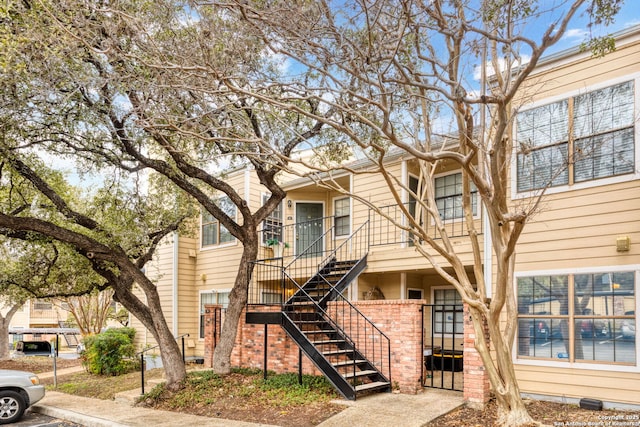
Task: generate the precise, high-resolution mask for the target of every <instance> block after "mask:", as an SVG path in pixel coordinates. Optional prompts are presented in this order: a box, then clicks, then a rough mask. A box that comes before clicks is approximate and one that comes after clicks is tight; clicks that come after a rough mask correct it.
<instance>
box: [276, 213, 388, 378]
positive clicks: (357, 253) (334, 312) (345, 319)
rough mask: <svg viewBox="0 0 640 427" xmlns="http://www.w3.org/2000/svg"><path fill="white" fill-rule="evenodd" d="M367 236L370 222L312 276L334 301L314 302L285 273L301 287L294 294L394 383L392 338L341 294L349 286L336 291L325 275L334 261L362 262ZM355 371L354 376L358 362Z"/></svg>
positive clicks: (367, 243) (354, 367) (365, 254)
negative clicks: (312, 308) (324, 285)
mask: <svg viewBox="0 0 640 427" xmlns="http://www.w3.org/2000/svg"><path fill="white" fill-rule="evenodd" d="M368 233H369V226H368V222H365V223H364V224H362V225H361V226H360V227H359V228H358V229H357V230H356V231H354V232H353V233H352V234H351V236H349V238H348V239H346V240H345V241H344V242H342V244H341V245H339V246H338V247H336V248H335V249H334V250H332V251H330V252H329V254H328V255H327V256H326V257H325V258H324V259H323V260H322V262H321V263H320V264H319V266H318V269H317V273H316V274H315V275H312V276H311V277H312V278H313V277H318V276H319V277H321V278H322V281H324V282H325V284H326V285H328V287H329V292H328V293H327V294H326V295H325V297H326V296H331V298H321V300H320V301H321V302H317V301H315V300H314V299H313V298H312V297H311V295H309V294H308V293H307V291H306V290H305V289H304V285H302V286H300V285H299V284H298V282H297V281H296V280H295V279H294V278H293V277H291V275H289V273H288V271H287V268H286V267H285V269H284V270H283V273H284V274H285V275H286V276H287V278H288V280H289V281H290V282H291V283H293V284H294V285H295V286H296V287H297V288H298V289H297V290H296V291H295V292H294V293H293V295H297V296H298V297H299V296H300V294H302V295H304V296H305V297H306V299H307V300H308V301H309V302H311V303H313V305H314V306H315V310H316V312H318V313H321V314H322V317H323V318H324V319H325V320H330V322H328V323H330V324H331V325H332V326H334V327H335V328H336V329H337V330H339V331H340V333H341V335H343V336H344V337H348V338H349V342H350V344H351V345H353V349H354V351H356V352H358V353H359V354H361V355H362V356H364V357H365V358H366V359H367V360H368V361H369V362H370V363H371V365H372V366H373V367H374V369H376V370H377V371H378V372H379V373H380V375H382V376H383V377H385V378H386V379H387V381H388V382H389V383H391V366H390V360H391V341H390V340H389V337H387V336H386V335H385V334H384V332H382V331H381V330H380V329H379V328H378V327H377V326H375V324H374V323H373V322H372V321H371V320H370V319H369V318H367V317H366V316H365V315H364V314H363V313H362V312H360V310H358V309H357V308H356V307H355V306H354V305H353V304H351V302H349V300H348V299H347V298H345V297H344V295H342V291H343V289H344V287H345V286H346V285H347V284H348V283H341V281H340V280H339V281H338V282H337V283H336V284H341V286H340V287H339V288H337V287H336V286H335V285H334V284H332V283H331V282H330V281H328V280H327V279H326V278H325V277H324V276H323V274H322V271H323V269H324V268H325V267H326V266H328V265H330V264H331V263H332V262H339V261H344V260H350V261H356V260H358V261H359V260H362V259H364V258H365V257H366V256H367V254H368V251H369V234H368ZM290 265H291V264H290ZM355 266H356V265H355V264H354V265H353V266H351V268H350V271H351V270H353V269H354V268H355ZM330 272H331V270H329V271H328V273H330ZM348 274H349V272H346V273H345V274H344V276H343V277H346V276H348ZM293 295H292V296H293ZM290 300H291V299H289V301H290ZM327 300H334V302H333V303H329V302H328V301H327ZM336 300H337V301H336ZM324 303H327V305H326V308H324V307H325V304H324ZM285 311H286V310H285ZM354 336H355V339H354ZM353 369H354V374H355V369H356V366H355V361H354V366H353ZM353 378H354V380H353V381H355V375H354V377H353Z"/></svg>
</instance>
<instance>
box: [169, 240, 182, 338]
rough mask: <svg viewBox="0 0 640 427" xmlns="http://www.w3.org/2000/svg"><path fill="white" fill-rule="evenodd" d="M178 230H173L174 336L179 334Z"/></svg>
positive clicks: (172, 299)
mask: <svg viewBox="0 0 640 427" xmlns="http://www.w3.org/2000/svg"><path fill="white" fill-rule="evenodd" d="M178 237H179V236H178V232H177V231H174V232H173V283H172V285H173V286H172V298H171V301H172V304H173V307H171V309H172V313H173V315H172V319H173V321H172V329H173V336H174V337H177V336H178V261H179V258H178V255H179V249H180V248H179V244H178Z"/></svg>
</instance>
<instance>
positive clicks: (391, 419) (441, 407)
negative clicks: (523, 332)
mask: <svg viewBox="0 0 640 427" xmlns="http://www.w3.org/2000/svg"><path fill="white" fill-rule="evenodd" d="M82 369H83V368H82V367H76V368H68V369H60V370H58V375H63V374H65V373H70V372H77V371H79V370H82ZM38 376H39V377H40V378H47V377H52V376H53V373H52V372H48V373H42V374H38ZM150 387H152V385H151V384H150ZM138 396H140V389H138V390H131V391H129V392H125V393H118V396H117V397H116V399H115V400H100V399H91V398H87V397H80V396H74V395H70V394H65V393H60V392H56V391H47V393H46V395H45V397H44V399H42V400H41V401H40V402H38V403H37V404H36V405H34V406H33V407H32V410H33V411H35V412H39V413H42V414H45V415H49V416H52V417H55V418H61V419H65V420H69V421H72V422H74V423H77V424H81V425H83V426H87V427H122V426H131V427H137V426H139V427H147V426H167V427H169V426H185V427H186V426H201V427H250V426H253V427H256V426H267V425H266V424H255V423H250V422H245V421H234V420H227V419H220V418H211V417H202V416H197V415H190V414H184V413H179V412H168V411H160V410H156V409H148V408H139V407H134V406H132V402H133V401H134V400H135V398H136V397H138ZM337 402H338V403H341V404H344V405H346V406H347V408H346V409H345V410H344V411H342V412H340V413H339V414H336V415H334V416H333V417H331V418H329V419H327V420H326V421H324V422H323V423H321V424H320V427H344V426H354V427H368V426H371V427H374V426H375V427H399V426H402V427H420V426H424V425H426V424H427V423H429V422H430V421H431V420H433V419H434V418H437V417H439V416H440V415H443V414H446V413H447V412H450V411H452V410H453V409H455V408H457V407H458V406H460V405H462V404H463V398H462V393H460V392H453V391H449V390H438V389H425V390H424V391H423V392H422V393H419V394H416V395H409V394H396V393H379V394H372V395H369V396H365V397H361V398H359V399H358V400H355V401H347V400H340V401H337Z"/></svg>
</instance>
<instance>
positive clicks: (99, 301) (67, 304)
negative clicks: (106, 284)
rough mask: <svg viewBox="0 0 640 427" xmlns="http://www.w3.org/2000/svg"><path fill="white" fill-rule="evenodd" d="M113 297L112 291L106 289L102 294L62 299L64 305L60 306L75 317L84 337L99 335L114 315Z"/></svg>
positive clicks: (93, 293)
mask: <svg viewBox="0 0 640 427" xmlns="http://www.w3.org/2000/svg"><path fill="white" fill-rule="evenodd" d="M113 295H114V292H113V290H112V289H105V290H104V291H101V292H96V291H94V292H91V293H88V294H85V295H80V296H75V297H67V298H61V299H60V301H61V302H62V303H64V305H63V304H60V307H61V308H62V309H63V310H65V311H68V312H69V314H71V316H73V319H74V321H75V324H76V325H77V326H78V329H80V334H82V336H87V335H93V334H99V333H100V332H101V331H102V328H104V327H105V325H106V323H107V320H108V319H109V316H110V315H112V313H111V312H112V304H113Z"/></svg>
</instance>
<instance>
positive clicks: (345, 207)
mask: <svg viewBox="0 0 640 427" xmlns="http://www.w3.org/2000/svg"><path fill="white" fill-rule="evenodd" d="M333 214H334V217H335V226H336V236H348V235H349V233H350V232H351V226H350V223H351V207H350V202H349V198H348V197H344V198H342V199H335V201H334V213H333Z"/></svg>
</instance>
